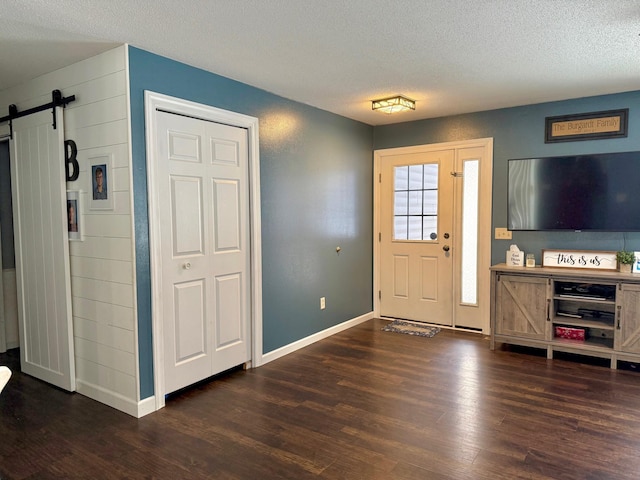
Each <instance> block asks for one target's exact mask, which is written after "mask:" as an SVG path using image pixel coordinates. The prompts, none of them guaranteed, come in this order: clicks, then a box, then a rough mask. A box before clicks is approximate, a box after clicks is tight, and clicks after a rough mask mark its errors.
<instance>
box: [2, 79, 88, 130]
mask: <svg viewBox="0 0 640 480" xmlns="http://www.w3.org/2000/svg"><path fill="white" fill-rule="evenodd" d="M75 99H76V96H75V95H70V96H68V97H63V96H62V92H61V91H60V90H53V91H52V92H51V103H46V104H44V105H40V106H38V107H33V108H29V109H27V110H24V111H22V112H18V107H16V106H15V105H13V104H12V105H9V115H7V116H6V117H2V118H0V123H4V122H9V138H11V139H13V120H15V119H16V118H20V117H26V116H27V115H31V114H32V113H38V112H41V111H43V110H47V109H49V108H50V109H51V114H52V115H53V129H54V130H55V129H56V127H57V121H56V107H63V108H65V107H66V106H67V104H68V103H71V102H73V101H74V100H75Z"/></svg>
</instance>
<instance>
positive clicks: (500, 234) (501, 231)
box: [496, 227, 512, 240]
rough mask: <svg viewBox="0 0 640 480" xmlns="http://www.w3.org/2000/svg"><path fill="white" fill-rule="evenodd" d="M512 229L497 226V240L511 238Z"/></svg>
mask: <svg viewBox="0 0 640 480" xmlns="http://www.w3.org/2000/svg"><path fill="white" fill-rule="evenodd" d="M511 238H512V235H511V230H507V229H506V228H499V227H496V240H511Z"/></svg>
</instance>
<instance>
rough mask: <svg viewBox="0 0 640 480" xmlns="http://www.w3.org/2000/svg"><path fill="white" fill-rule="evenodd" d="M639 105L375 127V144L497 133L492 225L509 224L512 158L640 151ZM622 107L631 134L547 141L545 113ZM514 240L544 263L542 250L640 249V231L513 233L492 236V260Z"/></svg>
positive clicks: (595, 102)
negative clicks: (504, 237)
mask: <svg viewBox="0 0 640 480" xmlns="http://www.w3.org/2000/svg"><path fill="white" fill-rule="evenodd" d="M638 105H640V91H635V92H628V93H622V94H616V95H604V96H599V97H590V98H582V99H576V100H566V101H561V102H552V103H543V104H537V105H529V106H524V107H515V108H506V109H501V110H492V111H487V112H479V113H473V114H467V115H458V116H452V117H444V118H436V119H431V120H424V121H417V122H409V123H401V124H395V125H388V126H380V127H376V128H375V129H374V148H375V149H382V148H392V147H401V146H410V145H421V144H429V143H439V142H451V141H458V140H468V139H473V138H485V137H493V139H494V151H493V227H506V226H507V160H508V159H510V158H528V157H536V156H543V157H551V156H557V155H572V154H582V153H605V152H627V151H637V150H640V108H637V107H638ZM621 108H629V135H628V137H627V138H623V139H608V140H589V141H576V142H566V143H554V144H545V143H544V125H545V117H549V116H556V115H568V114H574V113H585V112H597V111H603V110H615V109H621ZM638 168H640V164H639V165H638ZM492 231H493V230H492ZM512 243H515V244H517V245H518V247H520V249H521V250H524V251H526V252H532V253H534V254H535V256H536V262H537V263H540V255H541V250H542V249H543V248H566V249H575V250H621V249H623V248H626V249H627V250H640V233H615V232H607V233H604V232H596V233H593V232H591V233H587V232H513V239H512V240H495V239H494V240H492V248H491V263H492V264H495V263H502V262H504V261H505V251H506V250H508V248H509V245H510V244H512Z"/></svg>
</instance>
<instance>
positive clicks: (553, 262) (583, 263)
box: [542, 250, 617, 271]
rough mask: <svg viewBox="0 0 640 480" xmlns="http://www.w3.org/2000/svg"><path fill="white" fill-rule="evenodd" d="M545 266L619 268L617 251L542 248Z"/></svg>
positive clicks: (596, 268) (597, 268)
mask: <svg viewBox="0 0 640 480" xmlns="http://www.w3.org/2000/svg"><path fill="white" fill-rule="evenodd" d="M542 266H543V267H565V268H584V269H592V270H593V269H595V270H613V271H615V270H616V269H617V262H616V252H600V251H589V250H542Z"/></svg>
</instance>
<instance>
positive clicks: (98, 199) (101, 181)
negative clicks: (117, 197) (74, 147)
mask: <svg viewBox="0 0 640 480" xmlns="http://www.w3.org/2000/svg"><path fill="white" fill-rule="evenodd" d="M112 156H113V155H112V154H107V155H100V156H96V157H91V158H89V175H90V178H89V182H90V185H89V208H90V209H91V210H113V208H114V194H113V175H112V165H113V158H112Z"/></svg>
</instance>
